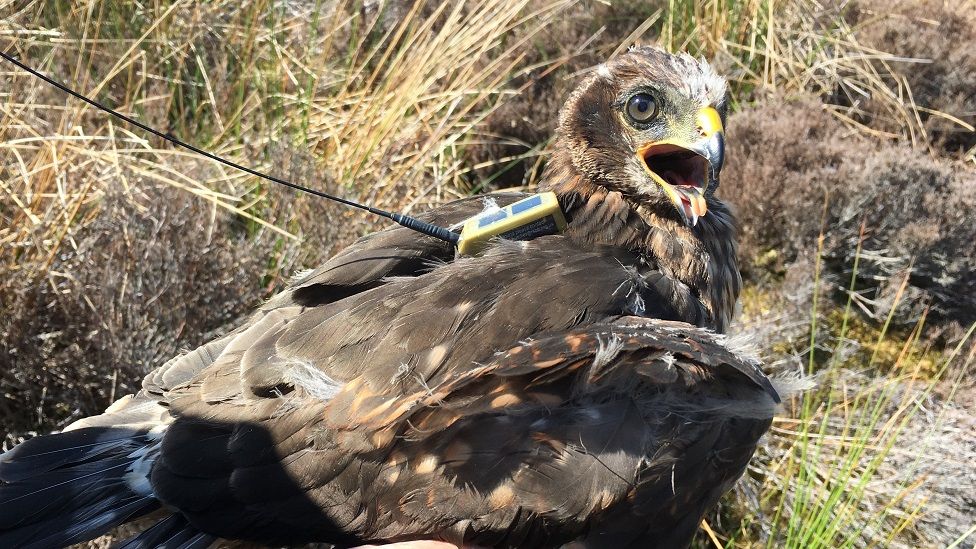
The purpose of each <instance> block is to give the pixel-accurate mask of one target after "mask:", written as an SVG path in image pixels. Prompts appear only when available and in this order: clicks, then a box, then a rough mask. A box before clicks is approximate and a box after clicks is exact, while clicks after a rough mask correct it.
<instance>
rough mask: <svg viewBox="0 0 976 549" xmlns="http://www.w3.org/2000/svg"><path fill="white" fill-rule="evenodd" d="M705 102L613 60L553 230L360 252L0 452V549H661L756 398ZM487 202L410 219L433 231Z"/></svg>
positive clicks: (404, 236)
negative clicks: (98, 545) (260, 546)
mask: <svg viewBox="0 0 976 549" xmlns="http://www.w3.org/2000/svg"><path fill="white" fill-rule="evenodd" d="M725 101H726V85H725V82H724V80H723V79H722V78H720V77H719V76H717V75H716V74H715V73H714V72H713V71H712V69H711V68H710V67H709V66H708V65H707V64H705V63H704V62H700V61H696V60H694V59H693V58H691V57H688V56H685V55H681V56H674V55H670V54H668V53H666V52H663V51H661V50H658V49H653V48H637V49H633V50H631V51H630V52H628V53H626V54H624V55H622V56H620V57H618V58H617V59H614V60H612V61H610V62H608V63H607V64H605V65H603V66H601V67H599V68H598V69H596V70H594V71H593V72H592V74H590V75H589V76H588V77H587V78H586V80H585V81H584V82H583V83H582V84H581V85H580V87H579V88H578V89H577V90H576V91H575V93H573V94H572V96H571V97H570V98H569V100H568V101H567V102H566V104H565V106H564V108H563V109H562V112H561V115H560V124H559V129H558V136H557V139H556V141H555V147H554V152H553V154H552V157H551V159H550V160H549V163H548V167H547V170H546V172H545V176H544V188H545V189H547V190H552V191H554V192H555V193H556V194H557V195H558V197H559V201H560V204H561V206H562V209H563V211H564V212H565V214H566V217H567V219H568V222H569V223H568V227H567V229H566V231H565V232H564V233H563V234H560V235H553V236H546V237H541V238H537V239H535V240H531V241H527V242H510V241H495V242H493V243H492V244H490V245H489V246H488V248H487V249H486V250H485V252H484V253H483V254H481V255H479V256H477V257H455V254H454V250H453V249H452V248H451V247H450V246H449V245H447V244H445V243H444V242H441V241H438V240H436V239H433V238H429V237H423V236H418V235H417V234H416V233H413V232H411V231H409V230H408V229H404V228H392V229H388V230H384V231H380V232H378V233H375V234H371V235H369V236H366V237H364V238H362V239H360V240H359V241H358V242H356V243H355V244H353V245H352V246H350V247H349V248H347V249H346V250H344V251H342V252H341V253H339V254H338V255H336V256H335V257H333V258H332V259H330V260H329V261H328V262H326V263H325V264H324V265H322V266H321V267H319V268H318V269H317V270H315V271H314V272H312V273H311V274H309V275H308V276H306V277H305V278H304V279H302V280H300V281H298V282H296V283H295V284H293V285H292V286H291V287H289V288H288V289H287V290H285V291H284V292H283V293H281V294H279V295H278V296H276V297H275V298H273V299H272V300H270V302H268V303H267V304H265V305H264V306H263V307H261V308H260V310H259V311H258V312H257V313H256V314H255V315H254V316H253V317H251V318H250V319H249V320H248V321H246V322H244V323H243V324H242V325H241V326H240V327H238V328H237V329H236V330H234V331H233V332H231V333H229V334H227V335H225V336H224V337H221V338H220V339H217V340H216V341H213V342H210V343H208V344H206V345H204V346H202V347H200V348H198V349H196V350H194V351H192V352H190V353H188V354H186V355H183V356H180V357H177V358H174V359H173V360H171V361H170V362H169V363H167V364H165V365H163V366H161V367H160V368H158V369H156V370H155V371H153V372H152V373H150V374H149V375H148V376H147V377H146V379H145V381H144V383H143V388H142V390H141V391H140V392H139V393H138V394H136V395H130V396H127V397H125V398H123V399H121V400H119V401H118V402H116V403H115V404H113V405H112V406H111V407H110V408H109V409H108V410H106V411H105V413H103V414H102V415H99V416H95V417H90V418H86V419H83V420H81V421H78V422H76V423H74V424H73V425H71V426H70V427H69V428H68V429H66V430H65V432H63V433H61V434H56V435H50V436H42V437H38V438H35V439H32V440H29V441H27V442H25V443H23V444H21V445H20V446H18V447H16V448H14V449H13V450H11V451H10V452H7V453H6V454H4V455H3V456H2V457H0V480H2V481H3V484H2V485H0V545H2V546H4V547H13V546H37V547H42V546H59V545H65V544H69V543H75V542H79V541H83V540H86V539H90V538H92V537H94V536H97V535H99V534H102V533H104V532H106V531H108V530H109V529H111V528H113V527H114V526H116V525H118V524H121V523H123V522H125V521H128V520H131V519H133V518H135V517H138V516H142V515H146V514H148V513H150V512H154V511H158V514H160V515H161V517H162V518H161V520H160V521H159V522H157V523H156V525H155V526H152V527H150V528H149V529H148V530H146V531H144V532H142V533H141V534H139V535H138V536H136V537H135V538H134V539H133V540H130V541H129V542H127V543H128V544H127V545H125V546H126V547H151V546H160V545H164V546H172V547H178V546H179V547H205V546H207V545H209V544H210V543H211V542H212V541H213V540H215V539H217V538H234V539H247V540H253V541H257V542H263V543H269V544H275V545H281V544H293V543H303V542H311V541H321V542H328V543H333V544H336V545H338V546H351V545H358V544H361V543H367V542H368V543H383V542H390V541H404V540H413V539H440V540H447V541H451V542H455V543H459V544H460V543H465V544H477V545H482V546H495V547H557V546H560V545H564V544H578V546H584V547H608V548H619V547H681V546H684V545H686V544H688V543H689V541H690V539H691V537H692V536H693V534H694V532H695V529H696V528H697V525H698V523H699V522H700V520H701V516H702V514H703V513H704V512H705V510H706V509H707V508H708V507H709V506H710V505H712V504H714V503H715V501H716V500H717V499H718V498H719V497H720V496H721V495H722V494H723V493H724V492H725V491H726V490H727V489H728V488H729V487H730V486H731V484H732V483H733V482H734V481H735V479H736V478H737V477H739V476H740V475H741V474H742V472H743V470H744V468H745V466H746V463H747V461H748V460H749V458H750V457H751V456H752V453H753V451H754V449H755V446H756V443H757V441H758V439H759V437H760V436H761V435H762V434H763V433H764V432H765V431H766V429H767V428H768V426H769V423H770V419H771V417H772V411H773V407H774V403H775V401H776V400H777V399H778V397H777V396H776V393H775V391H774V390H773V388H772V387H771V386H770V384H769V381H768V380H767V379H766V378H765V377H764V376H763V374H762V372H761V371H760V370H759V368H758V367H757V365H756V364H755V363H754V362H752V361H750V360H748V359H745V358H742V357H741V356H738V355H737V354H736V353H735V352H733V351H731V350H729V349H728V348H727V346H726V345H725V343H724V337H723V336H721V335H718V334H721V333H722V332H724V331H725V329H726V327H727V326H728V323H729V321H730V317H731V314H732V310H733V307H734V304H735V301H736V298H737V296H738V292H739V284H740V279H739V274H738V269H737V266H736V259H735V226H734V222H733V219H732V216H731V215H730V213H729V210H728V209H727V208H726V206H725V205H723V204H722V202H720V201H719V200H718V198H716V196H715V195H714V192H715V189H716V187H717V186H718V181H719V172H720V170H721V167H722V162H723V149H724V143H723V127H722V124H723V119H724V117H725V109H726V102H725ZM524 196H525V195H519V194H516V193H508V194H494V195H491V196H490V197H488V198H484V197H477V198H472V199H467V200H461V201H458V202H454V203H451V204H447V205H445V206H442V207H440V208H438V209H436V210H434V211H431V212H429V213H428V214H426V218H427V219H428V220H430V221H434V222H437V223H439V224H442V225H445V226H446V225H452V224H457V223H460V222H461V221H463V220H465V219H467V218H469V217H471V216H472V215H476V214H478V213H479V212H480V211H482V209H483V208H484V207H485V201H486V200H491V201H495V202H497V203H498V204H501V205H505V204H509V203H511V202H513V201H515V200H517V199H520V198H524Z"/></svg>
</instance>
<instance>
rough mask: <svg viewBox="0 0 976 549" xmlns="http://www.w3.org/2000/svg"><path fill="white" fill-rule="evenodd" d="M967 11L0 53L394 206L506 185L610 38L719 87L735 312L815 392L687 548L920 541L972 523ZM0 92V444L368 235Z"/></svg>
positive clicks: (262, 16)
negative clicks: (739, 275) (697, 60)
mask: <svg viewBox="0 0 976 549" xmlns="http://www.w3.org/2000/svg"><path fill="white" fill-rule="evenodd" d="M966 6H967V4H965V3H962V4H959V5H954V4H949V3H943V2H928V1H926V0H902V1H901V2H898V3H896V4H895V5H894V6H893V7H889V6H888V4H885V3H879V2H874V1H873V0H857V1H856V2H843V3H828V4H827V5H820V4H817V3H810V2H801V1H799V0H788V1H783V2H770V1H768V0H742V1H738V0H698V1H686V0H669V1H667V2H665V1H663V0H662V1H654V2H650V3H648V2H633V1H629V0H626V1H619V2H617V1H614V2H609V3H603V2H574V1H571V0H485V1H483V2H480V3H467V2H460V1H458V2H448V3H435V2H416V3H415V2H408V1H402V0H391V1H381V2H365V3H360V2H345V1H337V2H325V1H323V0H309V1H307V2H280V1H276V0H245V1H244V2H229V1H227V0H217V1H214V2H206V3H199V2H183V1H178V0H166V1H162V2H155V3H150V4H145V3H125V2H112V1H108V0H85V1H82V2H64V1H60V0H29V1H25V2H18V3H7V4H2V5H0V48H3V49H4V51H7V52H9V53H11V54H13V55H16V56H17V57H19V58H20V59H22V60H25V61H27V62H29V63H30V64H31V65H33V66H35V67H38V68H39V69H41V70H43V71H45V72H47V73H48V74H52V75H56V76H57V77H58V78H61V79H63V80H65V81H67V82H69V83H70V84H71V85H72V86H74V87H75V88H77V89H79V90H81V91H82V92H84V93H86V94H88V95H90V96H93V97H96V98H97V99H99V100H101V101H104V102H105V103H108V104H109V105H112V106H113V107H116V108H118V109H119V110H121V111H123V112H127V113H132V114H134V115H135V116H136V117H138V118H139V119H140V120H143V121H145V122H147V123H149V124H151V125H153V126H155V127H157V128H160V129H162V130H164V131H167V132H170V133H172V134H174V135H177V136H180V137H182V138H184V139H187V140H188V141H190V142H192V143H195V144H198V145H201V146H204V147H205V148H207V149H209V150H212V151H214V152H216V153H218V154H220V155H223V156H226V157H228V158H230V159H232V160H235V161H238V162H241V163H244V164H246V165H248V166H251V167H254V168H257V169H260V170H263V171H268V172H272V173H274V174H275V175H278V176H280V177H284V178H286V179H290V180H293V181H296V182H299V183H303V184H306V185H310V186H313V187H316V188H320V189H323V190H326V191H329V192H333V193H337V194H342V195H345V196H350V197H354V198H358V199H362V200H367V201H369V202H371V203H373V204H376V205H379V206H383V207H387V208H396V209H403V210H419V209H423V208H424V207H427V206H428V205H431V204H435V203H438V202H442V201H446V200H450V199H453V198H456V197H460V196H464V195H467V194H470V193H473V192H478V191H480V190H490V189H495V188H502V187H510V186H531V185H534V184H535V183H536V182H537V180H538V177H539V175H540V174H541V171H542V168H543V167H544V163H545V153H546V150H547V147H548V146H549V138H550V136H551V133H552V129H553V125H554V123H555V120H556V117H557V116H558V112H559V108H560V106H561V104H562V101H563V98H564V97H565V96H566V95H567V94H568V92H569V91H570V90H571V89H572V87H573V86H574V85H575V83H576V81H577V80H578V77H579V76H580V75H581V74H583V73H584V72H585V71H586V70H588V69H589V68H590V67H592V66H593V65H594V64H596V63H599V62H601V61H603V60H604V59H606V58H607V57H609V56H611V55H613V54H614V53H615V52H618V51H620V50H621V49H622V48H624V47H626V46H627V45H628V44H630V43H632V42H635V41H644V42H657V43H661V44H663V45H665V46H667V47H670V48H672V49H676V50H678V49H680V50H686V51H690V52H691V53H693V54H696V55H703V56H706V57H708V58H709V59H711V60H712V61H713V63H714V64H715V65H717V66H718V67H719V68H720V70H721V71H722V72H723V73H725V74H728V75H729V76H730V82H731V84H732V86H731V87H732V90H733V98H734V111H735V114H734V115H733V116H732V118H731V120H730V123H729V126H730V134H729V140H728V142H729V145H730V151H729V153H730V154H729V163H728V168H727V171H726V172H725V173H724V174H723V188H722V190H721V193H722V194H723V196H724V198H726V199H727V200H729V201H730V202H733V203H734V204H735V205H736V206H737V210H738V212H739V216H740V218H741V224H742V226H743V228H744V230H743V234H742V250H741V256H742V261H743V264H744V266H745V270H746V275H747V280H748V282H749V285H748V286H747V288H746V292H745V293H744V296H743V315H742V322H741V325H742V326H744V327H746V328H748V330H749V331H750V332H751V333H753V336H754V338H755V340H756V342H757V343H758V344H759V345H760V346H761V348H762V350H763V354H764V355H765V357H766V359H767V363H768V366H769V369H770V370H771V371H773V372H776V373H778V374H779V375H781V376H782V375H796V374H797V373H798V372H802V373H803V375H804V376H806V377H809V378H811V379H812V380H813V381H814V382H816V386H815V388H814V389H811V390H807V391H806V392H802V393H800V394H797V395H796V396H794V397H793V398H792V400H790V402H789V403H788V406H787V407H786V408H784V410H783V413H782V417H780V418H778V419H777V421H776V423H775V424H774V429H773V431H772V433H771V435H770V436H769V437H768V441H767V444H766V445H765V446H764V447H763V448H762V450H761V451H760V453H759V455H758V457H757V459H756V460H755V461H754V463H753V464H752V466H751V468H750V471H749V473H748V475H747V477H748V478H747V479H746V480H745V481H744V482H743V483H741V484H740V486H739V488H738V489H737V491H736V493H735V494H734V495H733V497H730V498H727V501H726V503H725V504H724V505H723V507H722V508H721V509H720V510H719V511H717V512H716V514H714V515H713V516H710V517H709V518H708V520H707V521H706V523H705V525H704V526H705V527H704V529H703V531H702V535H701V537H700V539H699V540H698V542H696V543H697V544H698V545H699V546H700V547H715V546H721V547H756V546H759V545H764V546H767V547H780V546H790V547H818V546H819V547H837V546H846V547H864V546H906V547H909V546H923V547H936V546H949V545H951V544H953V543H956V544H957V546H959V545H964V544H965V543H971V539H972V538H967V537H966V536H967V535H971V534H973V532H972V530H971V526H972V525H971V517H972V514H973V512H974V510H976V502H973V500H972V493H974V492H976V478H974V477H973V475H972V471H971V466H968V465H967V464H969V463H971V459H972V456H973V455H976V440H974V439H973V437H972V436H970V435H969V434H968V433H971V432H973V429H972V426H973V418H972V414H971V412H966V408H965V407H964V406H965V405H966V403H968V402H971V401H972V400H973V398H974V397H973V394H974V392H973V390H972V388H971V384H972V382H973V377H972V375H971V372H970V371H971V369H972V368H971V367H972V361H973V352H974V349H976V347H974V346H973V340H972V335H971V331H972V326H973V322H974V321H976V318H974V317H973V313H972V311H973V310H976V308H974V307H976V302H974V301H973V300H974V296H973V292H972V288H973V287H974V285H976V280H974V279H973V272H976V268H974V267H976V265H974V262H976V255H974V254H973V252H972V242H973V241H974V240H976V234H974V228H973V224H972V223H971V220H972V218H973V214H974V210H976V194H974V192H973V188H974V186H973V184H974V183H976V159H974V153H976V150H974V147H976V133H974V131H973V125H974V124H976V119H974V116H976V114H974V113H976V104H974V103H973V101H974V99H973V95H972V89H973V87H974V82H973V76H972V75H973V74H976V53H974V52H976V34H974V31H973V29H974V28H976V13H974V12H973V11H972V9H971V8H968V7H966ZM919 13H924V14H926V15H924V16H920V15H918V14H919ZM0 81H2V84H0V148H2V149H3V154H2V155H0V249H2V250H3V253H2V254H0V269H2V273H3V275H4V276H2V277H0V310H2V311H3V315H0V392H2V394H3V398H2V399H0V425H2V427H3V431H4V433H5V434H6V437H7V440H6V443H7V444H9V443H11V442H13V441H15V440H17V439H18V438H21V437H23V436H26V435H28V434H29V433H30V432H32V431H46V430H51V429H57V428H59V427H62V426H64V425H65V424H66V423H68V422H70V421H71V420H73V419H76V418H78V417H80V416H84V415H89V414H92V413H97V412H98V411H100V410H101V409H102V408H104V407H105V406H106V405H107V404H108V403H109V402H110V401H111V400H112V399H113V398H116V397H118V396H120V395H121V394H124V393H127V392H131V391H133V390H134V389H135V388H136V387H137V386H138V380H139V378H140V377H141V375H143V374H144V373H145V371H147V370H148V369H150V368H152V367H154V366H156V365H158V364H159V363H160V362H162V361H163V360H165V359H166V358H168V357H170V356H172V355H173V354H174V353H176V352H177V351H178V350H179V349H181V348H184V347H193V346H195V345H197V344H199V343H201V342H203V341H205V340H206V339H207V338H208V337H210V336H211V335H212V334H213V333H215V332H217V331H219V330H220V329H221V328H222V327H223V326H225V325H226V324H227V323H228V322H231V321H233V320H234V319H235V318H237V317H239V316H240V315H242V314H245V313H246V312H247V311H248V310H250V309H251V308H252V307H253V306H254V305H256V304H257V303H259V302H260V300H261V299H263V298H265V297H266V296H268V295H270V294H271V293H273V292H274V291H275V290H276V289H278V288H280V287H281V284H282V282H283V280H284V279H285V278H286V277H287V276H289V275H290V274H291V273H292V272H294V271H295V270H297V269H298V268H300V267H303V266H312V265H314V264H316V263H317V262H319V261H321V260H322V259H323V258H324V257H326V256H328V255H329V254H330V253H332V252H333V251H335V250H336V249H338V248H340V247H341V246H343V245H344V244H346V243H348V242H349V241H350V240H351V239H352V238H354V237H356V236H358V235H360V234H362V233H364V232H366V231H368V230H371V229H373V228H375V227H376V226H377V225H378V224H377V222H376V220H374V219H371V218H369V217H366V216H363V215H361V214H359V213H358V212H355V211H350V210H347V209H343V208H341V207H338V206H336V205H333V204H329V203H326V202H323V201H315V200H310V199H307V198H304V197H300V196H295V195H294V194H293V193H290V192H283V191H282V190H280V189H278V188H275V187H268V186H267V185H266V184H264V183H263V182H261V181H258V180H256V179H254V178H252V177H250V176H246V175H242V174H240V173H236V172H233V171H230V170H228V169H225V168H223V167H221V166H218V165H213V164H210V163H208V162H204V161H202V160H200V159H197V158H195V157H193V156H191V155H189V154H187V153H185V152H184V151H180V150H174V149H173V148H171V147H169V146H168V145H166V144H164V143H160V142H157V141H156V140H154V139H147V138H146V136H144V135H141V134H139V133H137V132H136V131H133V129H132V128H128V127H125V126H124V125H119V124H118V123H116V121H114V120H111V119H108V118H106V117H104V116H103V115H101V114H99V113H97V112H94V111H93V110H92V109H91V108H89V107H85V106H84V105H82V104H80V103H78V102H77V101H74V100H70V99H66V98H65V97H63V96H61V95H60V94H59V93H58V92H56V91H53V90H51V89H49V88H48V87H46V86H44V85H43V84H41V83H39V82H37V81H35V80H33V79H32V78H31V77H29V76H28V75H26V74H24V73H21V72H19V71H16V70H13V69H12V68H11V67H7V66H3V67H0ZM970 409H971V408H970ZM967 531H968V532H969V534H967ZM967 539H968V540H970V541H966V540H967Z"/></svg>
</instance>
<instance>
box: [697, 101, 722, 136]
mask: <svg viewBox="0 0 976 549" xmlns="http://www.w3.org/2000/svg"><path fill="white" fill-rule="evenodd" d="M697 122H698V127H699V128H701V131H702V134H703V135H704V136H705V137H711V136H713V135H715V134H716V133H719V132H721V131H722V117H721V116H720V115H719V114H718V111H717V110H715V109H713V108H712V107H705V108H703V109H701V110H700V111H698V117H697Z"/></svg>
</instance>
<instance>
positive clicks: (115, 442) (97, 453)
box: [0, 429, 151, 483]
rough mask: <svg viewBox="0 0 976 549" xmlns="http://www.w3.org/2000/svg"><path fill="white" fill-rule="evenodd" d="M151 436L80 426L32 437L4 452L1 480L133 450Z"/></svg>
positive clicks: (126, 430) (135, 432)
mask: <svg viewBox="0 0 976 549" xmlns="http://www.w3.org/2000/svg"><path fill="white" fill-rule="evenodd" d="M150 436H151V435H150V434H149V433H146V432H144V431H143V432H139V431H136V430H128V429H79V430H77V431H68V432H65V433H60V434H57V435H52V436H43V437H36V438H32V439H30V440H27V441H24V442H22V443H21V444H18V445H17V446H16V447H14V448H13V449H12V450H10V451H9V452H5V453H4V454H3V455H0V480H2V481H4V482H10V483H12V482H20V481H23V480H26V479H28V478H31V477H35V476H38V475H41V474H45V473H48V472H51V471H54V470H56V469H59V468H62V467H68V466H72V465H76V464H81V463H85V462H87V461H90V460H93V459H99V458H100V457H101V456H104V455H110V454H117V453H128V452H132V451H135V450H138V449H139V448H141V447H143V446H145V445H146V443H147V442H148V441H149V438H150Z"/></svg>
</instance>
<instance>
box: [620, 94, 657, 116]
mask: <svg viewBox="0 0 976 549" xmlns="http://www.w3.org/2000/svg"><path fill="white" fill-rule="evenodd" d="M655 115H657V101H654V98H653V97H651V95H650V94H647V93H638V94H636V95H634V96H632V97H631V98H630V99H628V100H627V116H629V117H630V118H631V119H633V120H634V121H636V122H647V121H648V120H650V119H652V118H654V116H655Z"/></svg>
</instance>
